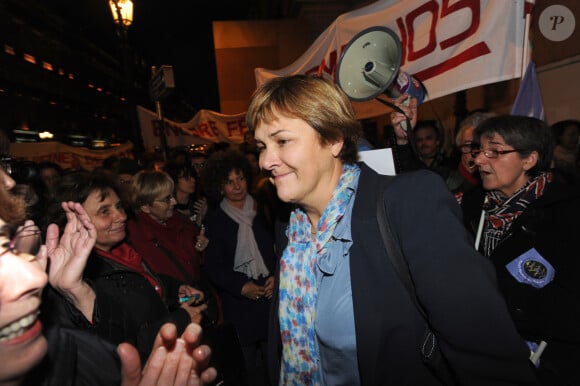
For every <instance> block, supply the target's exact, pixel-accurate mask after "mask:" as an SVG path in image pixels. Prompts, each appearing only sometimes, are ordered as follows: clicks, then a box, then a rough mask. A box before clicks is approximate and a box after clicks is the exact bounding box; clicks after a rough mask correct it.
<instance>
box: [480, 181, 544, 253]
mask: <svg viewBox="0 0 580 386" xmlns="http://www.w3.org/2000/svg"><path fill="white" fill-rule="evenodd" d="M550 182H552V173H550V172H543V173H540V175H538V176H537V177H534V178H531V179H530V180H529V181H528V182H527V183H526V184H525V185H524V186H523V187H522V188H521V189H520V190H518V191H517V192H516V193H514V194H513V195H512V196H511V197H505V196H503V195H502V194H501V193H500V192H498V191H497V190H492V191H489V192H487V196H486V200H485V204H484V205H483V209H484V210H485V212H486V213H487V216H486V227H485V237H484V252H485V255H486V256H490V255H491V253H492V252H493V250H494V249H495V247H496V246H497V244H498V242H499V241H500V240H501V238H502V237H503V235H504V234H506V233H507V232H508V230H509V229H510V227H511V225H512V224H513V222H514V221H515V219H516V218H518V216H519V215H521V214H522V212H523V211H524V210H525V209H526V208H527V207H528V206H529V205H530V204H531V203H533V202H534V201H536V200H537V199H538V198H540V197H542V195H543V194H544V190H545V188H546V186H547V185H548V184H549V183H550Z"/></svg>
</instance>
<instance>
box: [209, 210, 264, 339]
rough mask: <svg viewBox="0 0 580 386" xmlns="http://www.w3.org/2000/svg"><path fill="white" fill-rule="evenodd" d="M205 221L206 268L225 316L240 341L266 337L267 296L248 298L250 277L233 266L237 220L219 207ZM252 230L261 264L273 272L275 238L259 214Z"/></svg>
mask: <svg viewBox="0 0 580 386" xmlns="http://www.w3.org/2000/svg"><path fill="white" fill-rule="evenodd" d="M205 224H206V231H205V234H206V236H207V237H208V239H209V240H210V241H209V244H208V246H207V248H206V250H205V269H206V272H207V275H208V278H209V279H210V280H211V282H212V283H213V284H214V285H215V287H216V288H217V289H218V290H219V292H220V294H221V298H222V304H223V313H224V320H225V321H227V322H231V323H233V324H234V326H235V327H236V329H237V331H238V335H239V337H240V342H241V344H242V345H247V344H250V343H252V342H256V341H259V340H265V339H266V336H267V332H266V331H267V325H268V313H269V308H270V300H268V299H266V298H261V299H259V300H250V299H248V298H246V297H244V296H242V294H241V290H242V287H243V286H244V284H246V283H247V282H248V281H249V280H250V279H249V278H248V277H247V276H246V275H245V274H243V273H240V272H236V271H234V269H233V267H234V256H235V252H236V244H237V241H238V224H237V223H236V222H235V221H234V220H232V219H231V218H230V217H229V216H228V215H227V214H226V213H225V212H224V211H223V210H222V209H221V208H217V209H216V211H215V212H213V213H212V214H211V215H209V216H208V217H207V218H206V223H205ZM252 230H253V231H254V237H255V238H256V243H257V244H258V249H259V250H260V253H261V255H262V258H263V259H264V264H265V265H266V267H267V268H268V270H269V271H270V274H273V272H274V264H275V263H274V261H275V254H274V239H273V236H272V234H271V232H270V231H269V229H268V227H267V226H266V223H265V221H264V219H263V217H262V216H260V215H257V216H256V217H255V218H254V223H253V224H252ZM256 283H257V284H259V285H264V284H265V279H264V278H261V279H260V280H257V281H256Z"/></svg>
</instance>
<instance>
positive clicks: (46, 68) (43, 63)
mask: <svg viewBox="0 0 580 386" xmlns="http://www.w3.org/2000/svg"><path fill="white" fill-rule="evenodd" d="M42 68H44V69H45V70H48V71H53V70H54V69H53V68H52V64H50V63H48V62H42Z"/></svg>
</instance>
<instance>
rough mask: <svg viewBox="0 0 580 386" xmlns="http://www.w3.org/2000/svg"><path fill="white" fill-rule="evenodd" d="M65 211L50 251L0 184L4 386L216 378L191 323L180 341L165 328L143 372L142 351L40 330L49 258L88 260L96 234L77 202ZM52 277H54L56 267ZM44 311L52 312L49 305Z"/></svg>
mask: <svg viewBox="0 0 580 386" xmlns="http://www.w3.org/2000/svg"><path fill="white" fill-rule="evenodd" d="M9 178H10V177H8V176H7V175H6V174H5V173H4V171H3V170H0V179H1V180H2V181H4V185H5V186H6V185H10V183H9ZM6 182H8V184H6ZM63 209H64V210H65V211H66V212H67V217H68V222H67V226H66V228H65V229H64V232H63V236H62V238H60V240H59V237H58V229H56V227H55V226H54V225H52V226H51V228H50V231H49V232H48V234H47V246H48V248H47V247H44V246H41V242H42V240H41V237H40V231H39V229H38V228H37V227H36V226H35V225H34V224H33V223H32V222H31V221H26V222H24V219H25V213H26V211H25V204H24V201H23V200H22V199H21V198H19V197H16V196H14V195H11V194H10V193H9V192H8V190H7V189H5V188H4V186H2V187H0V240H1V241H0V248H1V250H0V361H1V362H2V366H0V385H6V386H8V385H10V386H16V385H80V384H86V385H108V384H120V382H121V381H122V385H123V386H136V385H171V384H174V385H181V384H186V383H187V384H197V385H200V384H201V382H202V379H203V381H205V382H210V381H212V380H213V379H215V370H213V369H209V370H207V371H204V373H203V374H201V370H202V369H203V368H204V367H205V364H206V363H207V358H208V355H209V348H208V347H200V348H198V349H195V347H196V346H197V345H198V344H199V335H200V332H201V330H200V328H199V326H194V325H191V326H189V327H188V329H187V331H186V333H185V334H184V335H183V336H182V342H178V341H177V334H176V330H175V328H174V327H173V326H171V325H165V326H163V328H162V330H161V331H160V333H159V335H158V336H157V341H156V344H155V347H154V351H153V352H152V355H151V357H150V361H149V362H148V364H147V365H146V366H145V368H144V369H143V370H142V369H141V366H140V360H139V356H138V354H137V352H136V351H135V349H134V348H133V347H131V346H130V345H128V344H125V343H124V344H122V345H120V346H119V349H118V354H119V357H117V353H116V352H115V351H116V350H115V347H114V346H113V345H111V344H110V343H108V342H105V341H102V340H100V339H99V338H98V337H96V336H94V335H93V334H88V333H86V332H82V331H76V330H70V329H66V328H61V327H59V326H50V328H48V329H46V328H45V329H44V331H43V326H42V325H41V322H40V321H39V318H38V314H39V310H40V307H41V294H42V292H43V289H44V287H45V286H46V285H47V282H48V276H47V274H46V272H45V269H46V263H47V254H49V255H50V260H51V265H53V264H56V265H58V264H59V263H61V262H62V261H63V260H69V261H70V259H71V258H73V257H74V258H75V259H80V260H83V253H82V251H83V249H85V248H86V247H85V246H86V245H91V242H94V236H95V234H94V232H93V231H92V229H93V228H92V224H90V222H88V221H87V216H86V213H84V211H83V210H82V207H81V206H80V205H79V204H74V203H64V204H63ZM20 224H23V226H22V225H20ZM89 248H90V247H89ZM86 256H87V254H85V255H84V258H86ZM72 268H74V267H72ZM49 273H51V278H52V279H55V277H54V276H55V275H53V274H52V273H54V272H53V271H52V267H51V271H49ZM56 276H57V278H56V279H59V280H54V282H55V283H57V284H58V283H60V284H62V281H60V279H62V277H58V275H56ZM43 311H44V313H50V312H54V310H51V309H50V308H48V309H43ZM119 359H120V360H121V364H122V374H121V366H120V365H119ZM200 374H201V378H200Z"/></svg>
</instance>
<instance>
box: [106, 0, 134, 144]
mask: <svg viewBox="0 0 580 386" xmlns="http://www.w3.org/2000/svg"><path fill="white" fill-rule="evenodd" d="M109 6H110V7H111V13H112V14H113V20H114V21H115V25H116V26H117V33H118V35H119V38H120V40H121V49H122V54H123V75H124V81H125V82H124V94H126V95H125V96H123V98H125V97H127V100H128V101H129V106H131V105H132V102H131V100H132V98H131V96H130V95H128V94H131V93H132V87H133V84H132V83H133V81H132V79H133V76H132V71H131V64H130V57H131V53H130V50H129V42H128V37H127V30H128V29H129V26H130V25H131V24H132V23H133V2H132V1H131V0H109ZM131 131H132V137H133V139H136V138H137V133H135V125H134V123H133V122H132V123H131Z"/></svg>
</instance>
